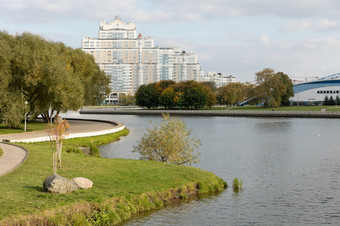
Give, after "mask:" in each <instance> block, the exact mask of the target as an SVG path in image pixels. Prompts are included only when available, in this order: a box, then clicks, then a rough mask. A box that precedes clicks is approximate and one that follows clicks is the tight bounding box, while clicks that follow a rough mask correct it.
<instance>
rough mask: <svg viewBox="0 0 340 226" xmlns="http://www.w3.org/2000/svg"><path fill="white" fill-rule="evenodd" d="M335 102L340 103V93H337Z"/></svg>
mask: <svg viewBox="0 0 340 226" xmlns="http://www.w3.org/2000/svg"><path fill="white" fill-rule="evenodd" d="M335 104H336V105H340V98H339V96H338V95H336V97H335Z"/></svg>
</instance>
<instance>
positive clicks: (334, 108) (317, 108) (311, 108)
mask: <svg viewBox="0 0 340 226" xmlns="http://www.w3.org/2000/svg"><path fill="white" fill-rule="evenodd" d="M272 109H274V110H275V111H321V109H326V111H340V107H338V106H287V107H277V108H264V107H262V106H244V107H233V108H230V110H236V111H272Z"/></svg>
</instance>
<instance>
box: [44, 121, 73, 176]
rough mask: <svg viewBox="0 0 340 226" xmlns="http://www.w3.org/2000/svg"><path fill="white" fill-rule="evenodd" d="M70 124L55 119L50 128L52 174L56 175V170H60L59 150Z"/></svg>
mask: <svg viewBox="0 0 340 226" xmlns="http://www.w3.org/2000/svg"><path fill="white" fill-rule="evenodd" d="M69 127H70V124H69V123H68V122H67V120H66V119H62V118H61V117H59V116H58V117H57V118H56V120H55V122H54V124H53V125H51V126H50V128H49V130H48V135H49V137H50V142H51V149H52V152H53V173H54V174H57V168H59V169H60V168H61V150H62V147H63V139H64V138H65V137H66V136H67V133H66V132H67V130H68V129H69Z"/></svg>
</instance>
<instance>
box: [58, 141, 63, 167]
mask: <svg viewBox="0 0 340 226" xmlns="http://www.w3.org/2000/svg"><path fill="white" fill-rule="evenodd" d="M59 142H60V144H59V149H58V157H59V160H58V161H59V169H61V149H62V148H63V140H62V139H60V140H59Z"/></svg>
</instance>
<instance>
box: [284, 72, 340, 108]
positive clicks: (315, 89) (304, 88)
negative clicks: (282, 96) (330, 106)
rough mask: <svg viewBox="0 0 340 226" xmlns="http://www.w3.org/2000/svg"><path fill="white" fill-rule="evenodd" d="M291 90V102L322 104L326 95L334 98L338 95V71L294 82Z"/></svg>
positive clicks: (339, 74)
mask: <svg viewBox="0 0 340 226" xmlns="http://www.w3.org/2000/svg"><path fill="white" fill-rule="evenodd" d="M293 90H294V96H293V97H291V98H290V99H289V100H290V101H291V103H299V104H300V105H302V104H303V105H309V104H316V105H322V103H323V101H324V99H325V97H326V96H327V97H328V98H330V97H332V98H333V99H334V100H335V99H336V97H337V96H339V97H340V73H338V74H334V75H329V76H326V77H323V78H320V79H318V80H315V81H310V82H304V83H299V84H295V85H294V86H293Z"/></svg>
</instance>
